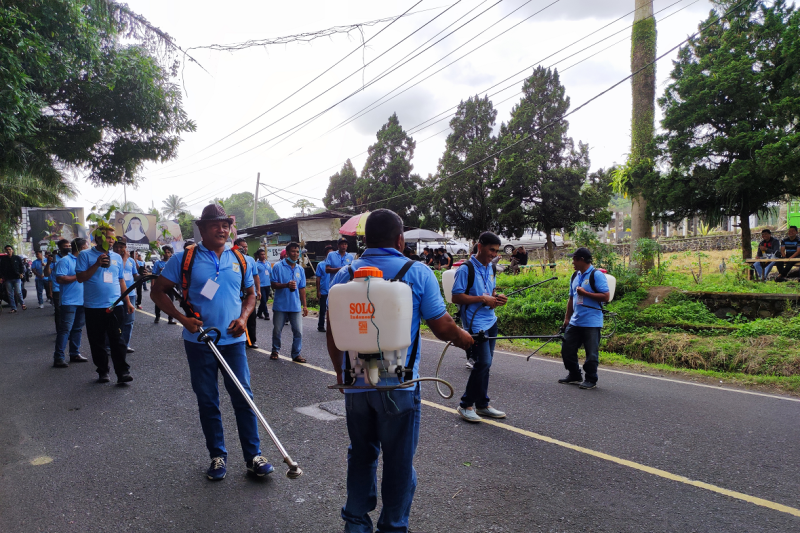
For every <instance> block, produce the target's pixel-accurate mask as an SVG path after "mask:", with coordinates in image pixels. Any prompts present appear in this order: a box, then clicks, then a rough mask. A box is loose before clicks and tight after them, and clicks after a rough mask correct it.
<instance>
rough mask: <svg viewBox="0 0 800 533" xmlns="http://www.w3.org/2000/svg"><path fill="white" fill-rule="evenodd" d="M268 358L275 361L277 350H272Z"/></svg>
mask: <svg viewBox="0 0 800 533" xmlns="http://www.w3.org/2000/svg"><path fill="white" fill-rule="evenodd" d="M269 358H270V359H272V360H273V361H277V360H278V352H272V353H271V354H269Z"/></svg>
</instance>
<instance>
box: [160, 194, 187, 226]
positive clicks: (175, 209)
mask: <svg viewBox="0 0 800 533" xmlns="http://www.w3.org/2000/svg"><path fill="white" fill-rule="evenodd" d="M161 203H162V205H163V206H164V207H162V208H161V214H162V215H164V218H167V219H169V220H173V219H175V218H177V217H178V215H180V214H181V213H184V212H186V211H188V210H189V206H188V205H186V202H184V201H183V198H181V197H180V196H178V195H177V194H170V195H169V196H167V199H166V200H163V201H162V202H161Z"/></svg>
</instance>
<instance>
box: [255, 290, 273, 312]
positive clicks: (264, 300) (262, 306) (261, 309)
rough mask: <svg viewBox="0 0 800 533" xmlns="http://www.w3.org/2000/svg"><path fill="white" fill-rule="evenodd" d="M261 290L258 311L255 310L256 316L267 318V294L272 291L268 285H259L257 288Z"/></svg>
mask: <svg viewBox="0 0 800 533" xmlns="http://www.w3.org/2000/svg"><path fill="white" fill-rule="evenodd" d="M259 290H260V291H261V303H260V304H259V305H258V311H256V316H257V317H259V316H263V317H266V318H269V309H268V308H267V300H269V294H270V292H272V289H271V288H270V287H269V286H265V287H261V288H260V289H259Z"/></svg>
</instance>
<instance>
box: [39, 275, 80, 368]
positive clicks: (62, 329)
mask: <svg viewBox="0 0 800 533" xmlns="http://www.w3.org/2000/svg"><path fill="white" fill-rule="evenodd" d="M37 281H38V280H37ZM85 323H86V316H85V314H84V312H83V306H82V305H62V306H61V315H60V320H59V322H58V329H57V330H56V350H55V352H53V360H54V361H63V360H64V359H65V358H66V356H65V354H64V350H65V349H66V348H67V342H68V341H69V356H70V357H75V356H76V355H80V354H81V334H82V332H83V326H84V324H85Z"/></svg>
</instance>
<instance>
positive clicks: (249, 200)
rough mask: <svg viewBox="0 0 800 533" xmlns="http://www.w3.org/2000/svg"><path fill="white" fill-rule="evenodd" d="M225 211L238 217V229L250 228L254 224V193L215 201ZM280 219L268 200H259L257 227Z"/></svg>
mask: <svg viewBox="0 0 800 533" xmlns="http://www.w3.org/2000/svg"><path fill="white" fill-rule="evenodd" d="M214 201H215V202H217V203H219V204H220V205H222V206H223V208H224V209H225V212H226V213H228V214H229V215H233V216H235V217H236V227H237V228H248V227H250V226H251V225H252V222H253V193H251V192H237V193H235V194H232V195H230V196H229V197H227V198H225V199H224V200H223V199H219V198H217V199H216V200H214ZM278 218H280V217H279V216H278V213H277V212H276V211H275V209H274V208H273V207H272V206H271V205H270V203H269V200H267V199H266V198H259V199H258V211H257V212H256V225H257V226H258V225H261V224H267V223H268V222H270V221H271V220H277V219H278Z"/></svg>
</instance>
